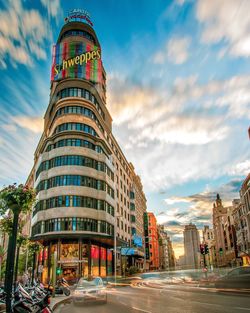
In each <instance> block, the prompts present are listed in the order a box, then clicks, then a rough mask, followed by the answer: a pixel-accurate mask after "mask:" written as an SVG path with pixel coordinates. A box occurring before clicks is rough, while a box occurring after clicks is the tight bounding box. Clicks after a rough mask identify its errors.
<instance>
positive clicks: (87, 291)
mask: <svg viewBox="0 0 250 313" xmlns="http://www.w3.org/2000/svg"><path fill="white" fill-rule="evenodd" d="M92 301H96V302H102V303H107V291H106V287H105V286H104V284H103V281H102V279H101V277H95V278H92V279H90V280H88V279H87V278H80V280H79V281H78V284H77V286H76V289H75V291H74V293H73V304H75V305H77V304H83V303H86V302H92Z"/></svg>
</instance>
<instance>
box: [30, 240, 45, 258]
mask: <svg viewBox="0 0 250 313" xmlns="http://www.w3.org/2000/svg"><path fill="white" fill-rule="evenodd" d="M42 247H43V246H42V245H41V244H40V243H39V242H37V241H29V243H28V249H29V254H30V255H33V254H34V253H37V252H39V251H40V250H41V249H42Z"/></svg>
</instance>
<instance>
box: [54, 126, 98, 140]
mask: <svg viewBox="0 0 250 313" xmlns="http://www.w3.org/2000/svg"><path fill="white" fill-rule="evenodd" d="M68 130H74V131H75V130H76V131H81V132H85V133H88V134H91V135H93V136H95V137H98V135H97V133H96V131H95V130H94V128H92V127H91V126H89V125H86V124H83V123H64V124H60V125H58V126H57V127H56V129H55V131H54V134H58V133H61V132H64V131H68Z"/></svg>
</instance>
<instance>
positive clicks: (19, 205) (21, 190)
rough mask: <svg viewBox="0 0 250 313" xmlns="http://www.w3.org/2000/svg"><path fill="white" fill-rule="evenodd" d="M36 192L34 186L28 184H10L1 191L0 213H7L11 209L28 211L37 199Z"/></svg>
mask: <svg viewBox="0 0 250 313" xmlns="http://www.w3.org/2000/svg"><path fill="white" fill-rule="evenodd" d="M35 198H36V193H35V190H34V189H33V188H29V187H28V186H27V185H23V184H20V185H17V184H13V185H9V186H8V187H5V188H3V189H2V190H1V191H0V213H1V214H2V215H3V214H6V212H7V211H8V210H9V209H10V210H12V211H14V210H19V212H22V213H28V212H29V211H30V210H31V208H32V205H33V203H34V201H35Z"/></svg>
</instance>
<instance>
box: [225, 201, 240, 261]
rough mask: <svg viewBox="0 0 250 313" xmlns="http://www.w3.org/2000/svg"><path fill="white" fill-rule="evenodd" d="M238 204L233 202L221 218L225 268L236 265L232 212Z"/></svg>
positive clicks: (235, 241)
mask: <svg viewBox="0 0 250 313" xmlns="http://www.w3.org/2000/svg"><path fill="white" fill-rule="evenodd" d="M238 204H239V200H238V201H236V200H234V202H233V205H232V206H229V207H227V214H226V215H225V216H223V217H222V223H223V230H224V242H225V266H236V265H237V257H238V250H237V239H236V231H235V225H234V219H233V210H234V209H235V206H237V205H238Z"/></svg>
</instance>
